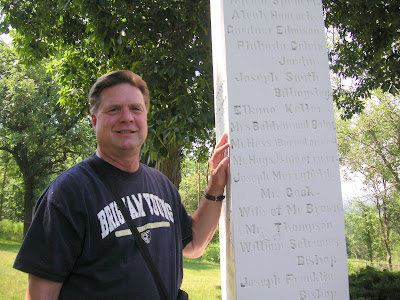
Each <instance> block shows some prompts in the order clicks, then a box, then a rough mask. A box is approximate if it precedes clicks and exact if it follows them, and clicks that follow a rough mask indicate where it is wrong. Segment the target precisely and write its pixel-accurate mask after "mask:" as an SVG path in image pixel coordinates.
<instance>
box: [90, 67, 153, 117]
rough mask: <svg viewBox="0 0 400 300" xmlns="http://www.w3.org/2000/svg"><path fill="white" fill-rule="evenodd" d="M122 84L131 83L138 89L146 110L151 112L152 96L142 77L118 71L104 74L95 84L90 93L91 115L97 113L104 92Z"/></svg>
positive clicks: (129, 72)
mask: <svg viewBox="0 0 400 300" xmlns="http://www.w3.org/2000/svg"><path fill="white" fill-rule="evenodd" d="M121 83H129V84H130V85H132V86H135V87H137V88H138V89H139V90H140V91H141V93H142V94H143V98H144V104H145V106H146V110H147V111H149V108H150V95H149V89H148V88H147V84H146V82H145V81H144V80H143V79H142V77H140V76H139V75H137V74H135V73H133V72H131V71H128V70H118V71H113V72H109V73H107V74H104V75H103V76H101V77H100V78H99V79H97V81H96V82H95V84H93V86H92V88H91V89H90V92H89V109H90V113H97V110H98V108H99V106H100V103H101V99H100V94H101V92H102V91H104V90H105V89H107V88H110V87H113V86H116V85H118V84H121Z"/></svg>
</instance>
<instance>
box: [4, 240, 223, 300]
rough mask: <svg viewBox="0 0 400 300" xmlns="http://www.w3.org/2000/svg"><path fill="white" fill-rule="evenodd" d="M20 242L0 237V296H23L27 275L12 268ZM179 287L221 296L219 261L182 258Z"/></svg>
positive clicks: (198, 295) (201, 295) (195, 295)
mask: <svg viewBox="0 0 400 300" xmlns="http://www.w3.org/2000/svg"><path fill="white" fill-rule="evenodd" d="M20 247H21V243H19V242H14V241H9V240H5V239H1V238H0V300H14V299H15V300H17V299H18V300H20V299H24V296H25V291H26V284H27V275H26V274H25V273H23V272H20V271H17V270H15V269H13V267H12V265H13V263H14V260H15V257H16V255H17V253H18V250H19V248H20ZM184 275H185V276H184V279H183V285H182V289H183V290H185V291H186V292H187V293H189V296H190V299H191V300H196V299H201V300H202V299H221V276H220V269H219V264H216V263H209V262H204V261H201V260H190V259H185V264H184Z"/></svg>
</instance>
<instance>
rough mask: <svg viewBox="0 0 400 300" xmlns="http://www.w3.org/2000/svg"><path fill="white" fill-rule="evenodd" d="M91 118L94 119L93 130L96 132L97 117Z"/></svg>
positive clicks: (92, 115) (93, 115)
mask: <svg viewBox="0 0 400 300" xmlns="http://www.w3.org/2000/svg"><path fill="white" fill-rule="evenodd" d="M91 117H92V125H93V128H94V131H96V125H97V118H96V115H95V114H91Z"/></svg>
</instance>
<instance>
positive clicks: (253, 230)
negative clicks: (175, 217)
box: [211, 0, 349, 300]
mask: <svg viewBox="0 0 400 300" xmlns="http://www.w3.org/2000/svg"><path fill="white" fill-rule="evenodd" d="M211 20H212V25H211V26H212V47H213V65H214V85H215V103H216V126H217V135H218V136H221V135H222V133H223V132H228V133H229V142H230V145H231V149H230V156H231V174H230V181H229V183H228V186H227V196H228V197H227V201H226V202H225V204H224V211H223V215H222V218H221V223H220V238H221V271H222V272H221V273H222V294H223V299H246V300H247V299H252V300H254V299H269V300H308V299H321V300H324V299H332V300H333V299H336V300H346V299H349V291H348V272H347V258H346V245H345V234H344V219H343V205H342V199H341V189H340V176H339V164H338V154H337V140H336V131H335V121H334V112H333V100H332V93H331V87H330V77H329V67H328V57H327V51H326V39H325V31H324V30H325V28H324V24H323V15H322V4H321V1H318V0H226V1H223V0H211Z"/></svg>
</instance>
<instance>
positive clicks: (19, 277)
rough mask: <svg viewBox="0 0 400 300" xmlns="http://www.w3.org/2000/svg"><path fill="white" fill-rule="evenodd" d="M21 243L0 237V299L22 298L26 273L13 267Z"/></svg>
mask: <svg viewBox="0 0 400 300" xmlns="http://www.w3.org/2000/svg"><path fill="white" fill-rule="evenodd" d="M20 247H21V243H19V242H14V241H9V240H5V239H0V300H13V299H15V300H17V299H18V300H20V299H24V297H25V291H26V283H27V277H28V276H27V275H26V274H25V273H22V272H20V271H17V270H15V269H13V267H12V265H13V263H14V260H15V257H16V256H17V252H18V250H19V248H20Z"/></svg>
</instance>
